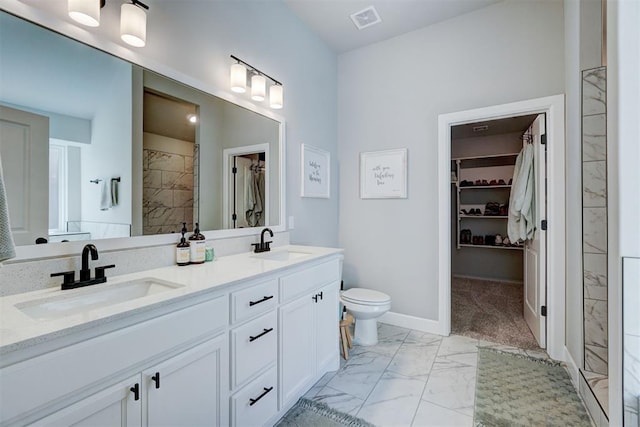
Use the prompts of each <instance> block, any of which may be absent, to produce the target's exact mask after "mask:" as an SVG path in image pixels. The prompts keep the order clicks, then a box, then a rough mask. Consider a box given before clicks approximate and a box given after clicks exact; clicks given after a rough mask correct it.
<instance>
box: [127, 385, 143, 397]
mask: <svg viewBox="0 0 640 427" xmlns="http://www.w3.org/2000/svg"><path fill="white" fill-rule="evenodd" d="M129 390H131V391H132V392H133V400H140V384H138V383H136V385H134V386H133V387H131V388H130V389H129Z"/></svg>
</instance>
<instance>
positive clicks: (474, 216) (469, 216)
mask: <svg viewBox="0 0 640 427" xmlns="http://www.w3.org/2000/svg"><path fill="white" fill-rule="evenodd" d="M458 217H459V218H460V219H462V218H481V219H507V218H509V217H508V216H501V215H458Z"/></svg>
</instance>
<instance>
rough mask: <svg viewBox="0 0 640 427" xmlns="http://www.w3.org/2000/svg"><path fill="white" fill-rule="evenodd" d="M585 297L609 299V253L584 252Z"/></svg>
mask: <svg viewBox="0 0 640 427" xmlns="http://www.w3.org/2000/svg"><path fill="white" fill-rule="evenodd" d="M583 262H584V266H583V268H584V297H585V298H588V299H595V300H600V301H606V300H607V255H606V254H584V261H583Z"/></svg>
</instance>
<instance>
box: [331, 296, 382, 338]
mask: <svg viewBox="0 0 640 427" xmlns="http://www.w3.org/2000/svg"><path fill="white" fill-rule="evenodd" d="M340 300H341V301H342V303H343V304H344V306H345V307H346V308H347V311H348V312H349V313H351V315H352V316H353V317H354V318H355V319H356V326H355V333H354V337H353V341H354V342H355V343H356V344H359V345H375V344H377V343H378V327H377V322H376V319H377V318H378V317H380V316H382V315H383V314H384V313H386V312H387V311H389V309H391V297H390V296H389V295H387V294H385V293H383V292H378V291H374V290H372V289H364V288H351V289H347V290H346V291H343V292H341V293H340Z"/></svg>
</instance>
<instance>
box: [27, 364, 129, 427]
mask: <svg viewBox="0 0 640 427" xmlns="http://www.w3.org/2000/svg"><path fill="white" fill-rule="evenodd" d="M136 385H137V389H138V393H137V394H136V393H135V391H134V390H131V389H132V388H134V387H136ZM140 393H141V390H140V375H136V376H134V377H131V378H129V379H128V380H126V381H123V382H121V383H118V384H116V385H114V386H111V387H109V388H107V389H105V390H103V391H101V392H98V393H96V394H94V395H91V396H89V397H87V398H85V399H83V400H81V401H79V402H77V403H74V404H73V405H71V406H68V407H66V408H65V409H63V410H61V411H58V412H56V413H55V414H53V415H50V416H48V417H46V418H43V419H41V420H40V421H37V422H35V423H34V424H32V425H33V426H49V425H56V426H87V427H100V426H104V427H113V426H123V427H124V426H127V427H134V426H141V425H142V411H141V406H140V402H141V400H140V399H141V396H140Z"/></svg>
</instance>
